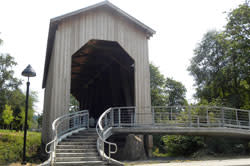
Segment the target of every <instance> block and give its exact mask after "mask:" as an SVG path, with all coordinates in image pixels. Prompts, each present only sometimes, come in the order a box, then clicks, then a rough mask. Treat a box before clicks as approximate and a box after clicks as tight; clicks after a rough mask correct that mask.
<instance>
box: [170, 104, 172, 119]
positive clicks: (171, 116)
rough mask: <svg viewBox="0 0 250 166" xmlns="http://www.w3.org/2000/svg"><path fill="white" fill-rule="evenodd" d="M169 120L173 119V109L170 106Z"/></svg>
mask: <svg viewBox="0 0 250 166" xmlns="http://www.w3.org/2000/svg"><path fill="white" fill-rule="evenodd" d="M170 120H171V121H172V120H173V110H172V107H170Z"/></svg>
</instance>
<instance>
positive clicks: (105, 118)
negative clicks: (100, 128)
mask: <svg viewBox="0 0 250 166" xmlns="http://www.w3.org/2000/svg"><path fill="white" fill-rule="evenodd" d="M104 124H105V127H107V124H108V120H107V114H106V115H105V116H104ZM105 127H104V128H105Z"/></svg>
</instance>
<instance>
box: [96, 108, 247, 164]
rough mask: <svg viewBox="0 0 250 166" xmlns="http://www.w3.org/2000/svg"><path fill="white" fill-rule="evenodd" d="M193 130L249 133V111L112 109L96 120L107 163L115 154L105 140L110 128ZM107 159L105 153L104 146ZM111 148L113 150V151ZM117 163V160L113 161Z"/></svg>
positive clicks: (223, 109) (112, 144) (109, 143)
mask: <svg viewBox="0 0 250 166" xmlns="http://www.w3.org/2000/svg"><path fill="white" fill-rule="evenodd" d="M145 126H147V127H149V128H150V127H162V128H164V127H194V128H216V127H224V128H232V129H247V130H248V131H249V130H250V110H242V109H234V108H227V107H217V106H155V107H144V108H138V107H113V108H109V109H108V110H106V111H105V112H104V113H103V114H102V115H101V116H100V118H99V120H98V122H97V125H96V131H97V133H98V136H99V138H98V142H97V146H98V151H99V153H100V155H101V156H102V157H103V158H105V159H107V160H108V161H110V160H113V159H112V158H111V154H113V153H116V151H117V145H116V144H115V143H111V142H108V141H106V139H107V138H108V137H109V136H111V135H112V128H133V127H135V128H136V127H145ZM104 144H107V145H108V149H106V151H107V153H108V156H107V155H106V154H105V149H104V148H105V145H104ZM112 146H113V147H114V149H115V150H112ZM115 161H116V160H115Z"/></svg>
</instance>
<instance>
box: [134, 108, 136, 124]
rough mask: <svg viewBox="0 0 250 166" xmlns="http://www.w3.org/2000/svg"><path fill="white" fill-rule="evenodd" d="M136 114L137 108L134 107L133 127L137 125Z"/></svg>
mask: <svg viewBox="0 0 250 166" xmlns="http://www.w3.org/2000/svg"><path fill="white" fill-rule="evenodd" d="M136 112H137V108H136V107H135V108H134V119H135V120H134V126H136V123H137V117H136Z"/></svg>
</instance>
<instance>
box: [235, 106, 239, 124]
mask: <svg viewBox="0 0 250 166" xmlns="http://www.w3.org/2000/svg"><path fill="white" fill-rule="evenodd" d="M235 118H236V125H237V126H238V127H239V119H238V111H237V110H235Z"/></svg>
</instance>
